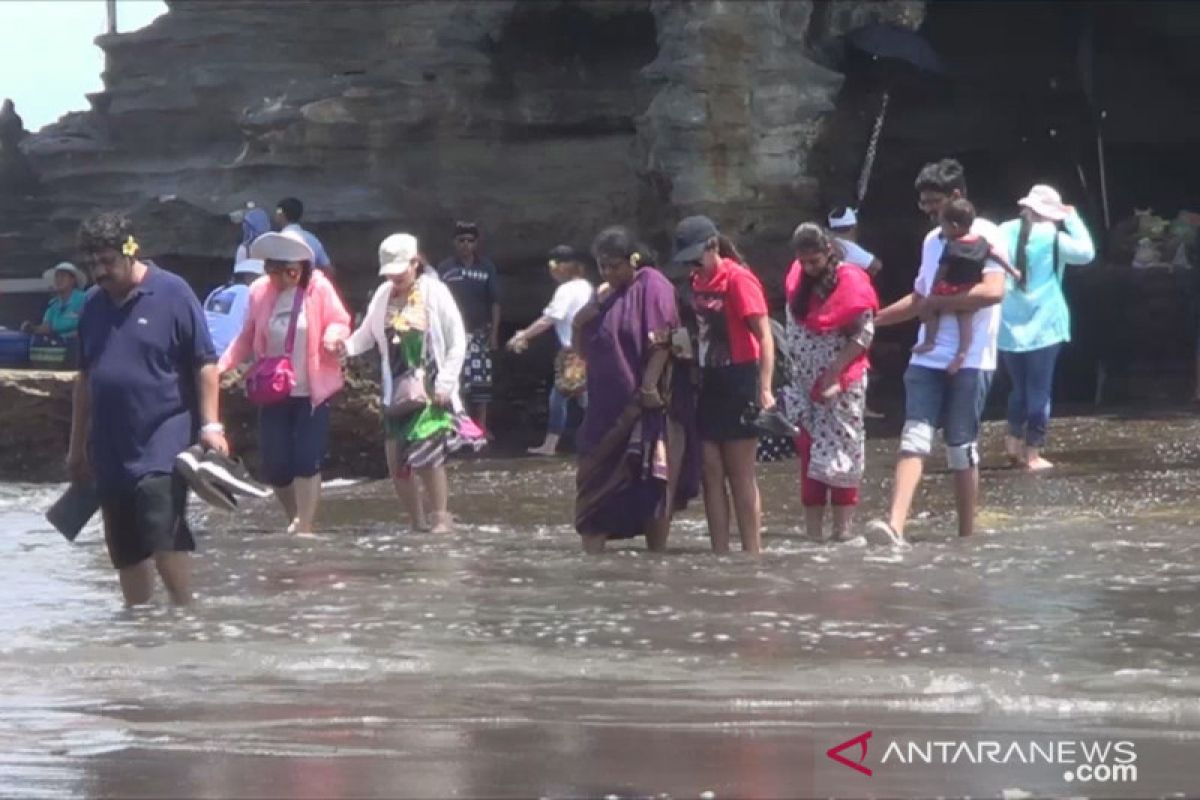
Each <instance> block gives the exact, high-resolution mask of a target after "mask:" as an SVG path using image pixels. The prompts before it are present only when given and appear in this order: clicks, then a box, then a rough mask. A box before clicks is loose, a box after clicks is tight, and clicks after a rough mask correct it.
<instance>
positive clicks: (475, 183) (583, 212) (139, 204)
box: [3, 0, 924, 320]
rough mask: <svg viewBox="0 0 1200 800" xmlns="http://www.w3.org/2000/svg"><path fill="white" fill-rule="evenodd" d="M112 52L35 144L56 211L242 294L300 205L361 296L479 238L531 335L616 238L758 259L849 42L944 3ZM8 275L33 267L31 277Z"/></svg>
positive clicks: (658, 12)
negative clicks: (881, 23)
mask: <svg viewBox="0 0 1200 800" xmlns="http://www.w3.org/2000/svg"><path fill="white" fill-rule="evenodd" d="M169 5H170V12H169V13H168V14H166V15H164V16H163V17H161V18H159V19H158V20H157V21H155V22H154V23H153V24H152V25H150V26H148V27H147V28H145V29H143V30H140V31H136V32H132V33H126V34H117V35H105V36H101V37H100V38H99V39H98V40H97V41H98V43H99V44H100V46H101V47H103V48H104V50H105V52H106V55H107V70H106V72H105V76H104V77H105V90H104V91H103V92H101V93H99V94H96V95H93V96H92V98H91V99H92V106H93V108H92V110H91V111H90V112H88V113H86V114H73V115H70V116H68V117H67V118H65V119H64V120H62V121H61V122H60V123H59V124H57V125H53V126H50V127H48V128H46V129H44V130H43V131H41V132H39V133H38V134H36V135H34V136H32V137H30V138H29V139H28V140H26V141H25V142H24V144H23V149H24V150H25V152H26V153H27V154H28V156H29V158H30V159H31V161H32V163H33V164H34V166H35V168H36V171H37V173H38V174H39V176H40V178H41V180H42V182H43V184H44V186H45V187H46V192H47V195H48V197H49V198H50V200H51V202H52V208H53V213H52V214H50V215H49V218H48V219H47V220H46V224H45V226H44V227H43V228H42V230H41V233H42V234H43V238H44V242H45V245H46V249H48V250H51V251H55V252H61V253H68V252H69V251H70V249H71V244H72V238H71V237H72V235H73V232H74V228H75V226H76V225H77V223H78V221H79V220H80V219H81V218H82V217H83V216H85V215H86V214H88V213H90V212H92V211H94V210H96V209H99V208H111V207H120V208H128V209H133V210H135V212H137V213H138V214H139V216H141V217H143V218H144V220H145V221H146V222H147V223H150V222H153V224H147V225H145V227H146V230H145V232H144V235H143V238H144V240H145V243H146V249H147V251H148V252H150V253H155V254H158V256H159V257H160V258H161V259H162V260H163V261H165V262H166V263H170V264H172V266H175V267H176V268H178V269H181V270H182V271H183V272H185V274H187V275H188V277H190V278H191V279H192V280H193V281H194V282H195V283H196V284H197V286H198V288H201V289H202V288H203V287H204V286H205V285H211V284H214V283H216V282H218V281H219V280H220V279H222V278H223V276H224V272H225V270H226V269H227V267H228V258H229V254H230V252H231V251H232V246H233V244H234V243H236V237H237V231H236V229H234V228H233V227H232V226H230V225H229V224H228V222H227V220H226V217H225V214H226V213H227V212H228V211H229V210H231V209H233V208H234V207H237V206H239V205H240V204H241V203H243V202H245V201H246V200H254V201H256V202H258V203H259V204H264V205H265V204H270V203H273V202H275V201H276V200H277V199H279V198H280V197H283V196H286V195H293V194H294V195H297V196H299V197H301V198H303V199H304V200H305V201H306V203H307V205H308V211H307V222H308V224H309V225H310V227H312V228H313V229H314V230H316V231H317V232H318V233H319V234H320V235H321V236H322V238H323V239H324V240H325V242H326V244H327V246H328V248H329V250H330V252H331V253H332V256H333V258H334V260H335V261H336V262H337V263H339V265H341V266H342V267H343V268H344V271H343V274H344V275H346V280H347V282H348V283H349V288H350V289H351V290H352V292H353V295H354V296H355V297H358V295H359V294H361V293H362V292H364V291H365V290H366V288H367V287H368V286H369V284H370V283H372V281H373V279H372V277H371V275H372V273H373V263H372V262H373V260H374V251H375V247H376V245H377V243H378V242H379V240H380V239H381V238H382V236H383V235H385V234H386V233H387V232H390V231H392V230H394V229H396V228H407V229H410V230H413V231H415V232H416V233H417V234H418V235H420V236H421V237H422V238H423V239H424V241H425V242H426V244H427V247H428V249H429V250H430V254H431V255H433V256H439V255H444V254H445V253H446V251H447V249H448V241H447V240H448V238H449V237H448V231H449V230H450V228H451V225H452V222H453V220H454V219H456V218H460V217H470V218H475V219H477V220H479V221H480V222H481V223H482V224H483V226H484V228H485V231H486V238H487V244H488V247H489V249H490V250H491V254H492V255H493V257H495V258H496V260H497V262H498V263H499V265H500V267H501V270H502V272H503V273H505V274H506V277H507V278H508V279H509V281H510V284H512V285H515V286H516V287H517V290H516V291H513V292H512V293H511V294H510V303H509V310H508V311H507V312H506V317H508V318H510V319H514V320H524V319H527V318H528V317H529V316H530V315H531V314H533V313H536V310H537V309H538V308H539V307H540V305H541V303H542V302H543V301H544V299H545V295H546V294H547V293H548V287H546V286H544V285H543V284H542V279H543V273H542V271H541V270H540V269H530V267H532V266H533V265H535V264H538V265H540V261H541V255H542V253H543V252H544V251H545V249H547V248H548V246H549V245H551V244H553V243H555V242H557V241H573V242H576V243H581V244H585V243H586V242H588V241H589V240H590V237H591V236H592V235H593V234H594V233H595V232H596V230H597V229H598V228H599V227H600V226H602V225H604V224H606V223H610V222H613V221H623V222H637V223H640V226H641V227H642V228H643V231H644V233H646V234H647V235H648V236H651V237H655V238H656V239H657V240H658V241H659V242H660V243H661V242H662V241H663V236H664V234H665V232H666V231H667V230H668V229H669V227H670V225H671V224H672V223H673V222H674V220H675V219H677V218H678V217H679V216H680V215H682V214H685V213H689V212H692V211H697V210H703V211H708V212H710V213H713V214H714V215H716V216H718V217H719V218H720V219H721V220H722V223H723V224H725V225H726V226H728V227H731V228H733V229H736V230H737V231H739V232H740V233H741V234H742V235H743V239H744V241H745V242H746V244H747V245H748V246H749V248H750V249H751V250H753V249H754V247H755V244H756V243H757V241H758V240H762V241H769V240H771V239H772V238H778V236H779V235H780V233H781V232H782V231H783V230H784V229H785V228H789V227H790V226H791V225H792V224H794V221H795V219H796V217H797V214H798V213H799V211H798V210H806V209H811V210H813V211H816V203H817V197H816V193H815V185H814V181H813V178H812V170H811V169H810V164H809V163H808V160H807V155H808V153H809V151H810V149H811V146H812V142H813V140H814V138H815V136H816V134H817V132H818V130H819V128H820V125H821V120H822V119H823V117H824V115H825V114H826V113H827V112H828V111H829V110H830V109H831V108H832V106H833V100H834V96H835V94H836V92H837V90H838V87H839V85H840V80H841V79H840V76H839V74H838V73H836V72H834V71H833V70H832V69H830V68H829V67H827V66H822V65H821V64H820V63H818V59H821V58H822V53H823V52H824V50H825V49H827V47H828V45H829V43H830V42H831V41H832V39H833V37H836V36H837V35H838V34H840V33H842V32H844V30H845V29H846V28H848V27H853V26H854V25H857V24H861V23H864V22H868V21H872V20H875V19H890V20H895V21H901V22H904V23H906V24H910V25H916V24H918V23H919V22H920V19H921V14H922V9H923V6H924V4H923V3H921V2H917V1H916V0H893V2H885V3H866V2H863V3H835V4H825V3H813V2H807V1H806V0H766V1H764V2H757V3H743V2H726V1H723V0H717V1H715V2H696V3H676V2H665V1H664V2H660V1H659V0H655V1H654V2H651V1H650V0H603V1H597V2H537V3H520V2H513V0H508V1H505V0H488V1H487V2H482V1H481V2H466V1H465V0H434V1H429V2H404V3H384V2H339V3H308V2H244V1H243V2H231V1H228V0H211V1H209V2H203V3H198V2H187V1H185V0H173V1H172V2H170V3H169ZM3 268H4V269H6V270H10V271H11V270H13V269H17V268H19V267H18V266H16V265H10V264H6V265H4V267H3Z"/></svg>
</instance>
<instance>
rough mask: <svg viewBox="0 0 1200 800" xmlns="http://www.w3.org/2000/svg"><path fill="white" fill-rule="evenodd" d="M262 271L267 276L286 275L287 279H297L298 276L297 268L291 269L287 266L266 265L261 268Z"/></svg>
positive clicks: (298, 269) (298, 270)
mask: <svg viewBox="0 0 1200 800" xmlns="http://www.w3.org/2000/svg"><path fill="white" fill-rule="evenodd" d="M263 271H264V272H266V273H267V274H268V275H287V276H288V277H289V278H298V277H299V276H300V268H299V267H292V266H289V265H287V264H266V265H264V266H263Z"/></svg>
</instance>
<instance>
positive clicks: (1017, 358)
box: [998, 186, 1096, 471]
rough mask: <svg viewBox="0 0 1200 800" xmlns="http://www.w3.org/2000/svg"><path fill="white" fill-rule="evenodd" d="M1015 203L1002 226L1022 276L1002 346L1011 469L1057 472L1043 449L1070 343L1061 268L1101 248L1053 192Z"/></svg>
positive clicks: (1011, 283) (1013, 288)
mask: <svg viewBox="0 0 1200 800" xmlns="http://www.w3.org/2000/svg"><path fill="white" fill-rule="evenodd" d="M1018 202H1019V204H1020V205H1021V207H1022V210H1021V215H1020V216H1019V217H1018V218H1017V219H1013V220H1009V221H1008V222H1005V223H1004V224H1003V225H1001V226H1000V232H1001V233H1002V234H1003V235H1004V238H1005V239H1006V240H1007V242H1008V244H1009V250H1008V260H1009V263H1010V264H1012V265H1013V266H1014V267H1015V268H1016V269H1017V271H1018V272H1019V273H1020V278H1019V279H1013V278H1012V277H1010V278H1009V279H1008V287H1007V289H1006V290H1005V292H1004V302H1003V304H1002V305H1001V318H1000V337H999V340H998V347H999V349H1000V355H1001V358H1002V360H1003V362H1004V366H1005V369H1007V370H1008V374H1009V376H1010V377H1011V378H1012V391H1011V393H1010V394H1009V396H1008V436H1007V438H1006V439H1005V450H1006V451H1007V453H1008V457H1009V459H1010V460H1011V461H1012V462H1013V463H1014V465H1017V466H1021V467H1024V468H1026V469H1029V470H1033V471H1040V470H1044V469H1048V468H1049V467H1051V466H1053V465H1052V464H1051V463H1050V462H1049V461H1047V460H1046V459H1044V458H1042V455H1041V451H1042V447H1043V446H1044V445H1045V443H1046V425H1047V423H1048V422H1049V420H1050V400H1051V394H1052V391H1053V387H1054V365H1055V362H1056V361H1057V360H1058V353H1059V350H1060V349H1061V348H1062V345H1063V343H1064V342H1069V341H1070V340H1071V313H1070V310H1069V309H1068V308H1067V300H1066V298H1065V297H1064V296H1063V290H1062V281H1063V267H1064V266H1066V265H1067V264H1088V263H1090V262H1091V261H1092V260H1093V259H1094V258H1095V257H1096V248H1095V246H1094V245H1093V244H1092V237H1091V234H1089V233H1088V229H1087V226H1086V225H1084V223H1083V220H1082V219H1080V218H1079V214H1078V213H1077V212H1076V211H1075V209H1074V208H1073V207H1071V206H1068V205H1064V204H1063V201H1062V198H1061V197H1060V196H1059V194H1058V192H1056V191H1055V190H1054V189H1052V188H1050V187H1049V186H1034V187H1033V188H1032V189H1030V190H1029V194H1028V195H1026V196H1025V197H1023V198H1021V200H1019V201H1018ZM1060 225H1061V227H1062V229H1060Z"/></svg>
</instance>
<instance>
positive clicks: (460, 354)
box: [346, 273, 467, 414]
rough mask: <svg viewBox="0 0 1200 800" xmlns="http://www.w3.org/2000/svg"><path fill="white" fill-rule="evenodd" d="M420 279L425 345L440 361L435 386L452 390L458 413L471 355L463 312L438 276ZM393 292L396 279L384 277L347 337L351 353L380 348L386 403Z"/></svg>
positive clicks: (388, 388) (359, 353) (390, 377)
mask: <svg viewBox="0 0 1200 800" xmlns="http://www.w3.org/2000/svg"><path fill="white" fill-rule="evenodd" d="M417 281H418V285H419V286H420V287H421V296H422V297H423V298H424V299H425V315H426V318H427V319H428V322H429V328H428V330H426V332H425V346H426V347H427V348H428V352H429V353H430V354H432V355H433V361H434V363H435V364H437V382H436V386H435V390H436V391H439V392H446V393H447V394H449V395H450V397H451V402H452V403H453V404H454V411H455V413H459V414H461V413H462V412H463V405H462V398H461V397H459V388H458V378H459V374H460V373H461V372H462V367H463V361H464V360H465V359H466V357H467V334H466V331H465V329H464V328H463V321H462V314H460V313H459V311H458V306H457V305H456V304H455V302H454V296H453V295H452V294H450V290H449V289H447V288H446V284H444V283H442V282H441V281H440V280H439V279H438V278H435V277H433V276H431V275H429V274H427V273H426V274H423V275H421V276H420V277H418V278H417ZM391 296H392V282H391V281H384V282H383V283H382V284H381V285H380V287H379V288H378V289H376V290H375V294H374V296H373V297H372V298H371V302H370V304H369V305H367V313H366V316H364V317H363V321H362V325H360V326H359V327H358V330H356V331H355V332H354V333H352V334H350V338H349V339H347V340H346V354H347V355H350V356H357V355H361V354H363V353H365V352H367V351H368V350H370V349H371V348H372V347H377V348H379V355H380V363H381V365H382V367H383V375H382V376H381V377H380V381H379V383H380V385H381V386H382V387H383V402H384V403H385V404H386V403H387V402H388V400H389V398H391V396H392V367H391V359H390V357H389V355H388V349H389V348H388V336H387V331H386V328H387V309H388V300H389V299H390V298H391Z"/></svg>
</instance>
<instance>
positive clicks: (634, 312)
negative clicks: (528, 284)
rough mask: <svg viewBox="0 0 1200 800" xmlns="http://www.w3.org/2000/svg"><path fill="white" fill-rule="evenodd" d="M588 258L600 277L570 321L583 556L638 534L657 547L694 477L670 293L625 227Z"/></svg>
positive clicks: (688, 406)
mask: <svg viewBox="0 0 1200 800" xmlns="http://www.w3.org/2000/svg"><path fill="white" fill-rule="evenodd" d="M592 254H593V255H594V256H595V258H596V263H597V264H598V265H599V267H600V277H601V278H602V279H603V280H604V281H605V283H604V285H603V286H601V287H600V290H599V291H598V292H597V293H596V298H595V299H594V300H593V301H592V303H590V304H589V305H588V306H586V307H585V308H584V309H582V310H581V311H580V312H579V314H578V315H577V316H576V318H575V347H576V350H577V351H578V352H580V353H581V354H582V356H583V357H584V360H585V361H586V362H587V390H588V408H587V414H586V415H585V416H584V420H583V424H582V426H581V427H580V429H579V433H578V434H577V436H576V443H577V448H578V451H579V465H578V471H577V473H576V478H575V486H576V496H575V529H576V530H577V531H578V532H579V533H580V535H581V536H582V537H583V548H584V550H585V551H586V552H588V553H599V552H601V551H602V550H603V549H604V544H605V542H606V541H608V540H609V539H629V538H632V537H635V536H645V537H646V545H647V547H648V548H649V549H650V550H653V551H656V552H661V551H663V550H665V549H666V545H667V535H668V533H669V531H670V525H671V516H672V514H673V513H674V512H675V511H678V510H680V509H682V508H683V507H684V506H686V504H687V501H688V500H689V499H691V498H692V497H695V496H696V494H697V492H698V489H699V475H700V472H699V447H698V441H697V440H696V437H695V420H694V396H693V390H692V380H691V374H690V373H691V368H690V364H689V363H688V362H686V361H683V360H682V356H683V354H682V353H679V352H672V348H671V332H672V331H673V330H675V329H677V328H679V327H680V320H679V309H678V306H677V305H676V301H675V289H674V287H673V286H672V285H671V283H670V281H668V280H667V279H666V278H665V277H664V276H663V275H662V273H660V272H659V271H658V270H656V269H653V268H652V267H649V266H641V265H642V264H643V262H644V261H646V260H648V259H647V258H646V257H645V256H644V255H643V253H640V252H639V249H638V247H637V245H636V243H635V241H634V239H633V236H632V235H631V234H630V232H629V231H628V230H626V229H624V228H619V227H618V228H607V229H605V230H604V231H602V232H601V233H600V235H599V236H597V237H596V241H595V242H594V243H593V244H592ZM639 266H641V268H640V269H639Z"/></svg>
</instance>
